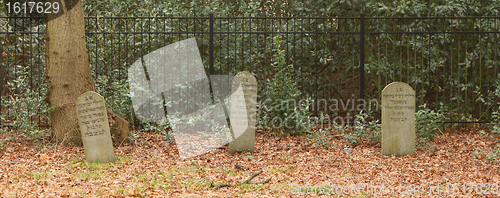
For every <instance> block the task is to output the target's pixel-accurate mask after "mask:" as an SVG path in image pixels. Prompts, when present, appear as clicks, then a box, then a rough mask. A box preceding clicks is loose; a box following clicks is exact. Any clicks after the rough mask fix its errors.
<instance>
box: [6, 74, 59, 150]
mask: <svg viewBox="0 0 500 198" xmlns="http://www.w3.org/2000/svg"><path fill="white" fill-rule="evenodd" d="M16 69H17V75H18V76H17V78H13V79H12V81H9V82H7V88H8V89H10V90H11V91H12V94H11V95H10V97H11V98H10V99H7V96H3V97H2V101H4V102H3V103H2V105H3V106H5V107H6V108H7V117H6V118H3V119H2V122H5V123H6V124H9V125H12V126H13V128H15V129H17V130H18V132H21V134H23V135H26V136H27V137H30V138H34V139H35V140H37V141H38V140H41V135H43V134H44V133H46V132H47V131H48V129H39V128H38V120H37V119H34V118H41V117H43V118H47V119H48V116H46V115H47V114H48V113H50V112H51V111H52V110H53V109H54V107H49V106H48V104H47V102H46V101H45V98H46V97H47V93H48V88H47V86H46V85H45V83H41V84H38V86H39V90H38V92H39V93H38V92H37V91H36V90H34V89H33V88H32V86H31V85H30V77H29V72H28V69H27V68H26V67H23V66H20V65H17V66H16ZM7 130H9V129H7Z"/></svg>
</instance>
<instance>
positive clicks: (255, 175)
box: [240, 170, 263, 184]
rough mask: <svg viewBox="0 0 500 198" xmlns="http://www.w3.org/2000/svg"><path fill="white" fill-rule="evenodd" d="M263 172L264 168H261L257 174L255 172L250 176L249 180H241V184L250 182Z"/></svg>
mask: <svg viewBox="0 0 500 198" xmlns="http://www.w3.org/2000/svg"><path fill="white" fill-rule="evenodd" d="M262 172H263V171H262V170H260V171H259V172H257V173H255V174H253V175H252V176H250V177H249V178H248V179H247V180H245V181H244V182H241V183H240V184H250V181H252V179H253V178H254V177H257V175H260V174H262Z"/></svg>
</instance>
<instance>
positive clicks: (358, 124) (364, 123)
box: [343, 111, 382, 144]
mask: <svg viewBox="0 0 500 198" xmlns="http://www.w3.org/2000/svg"><path fill="white" fill-rule="evenodd" d="M354 118H355V119H354V120H355V124H354V126H349V125H346V128H347V130H346V129H344V131H349V129H353V131H352V132H348V133H344V134H343V137H344V138H345V139H346V140H347V142H349V143H350V144H356V143H359V142H361V141H362V140H363V139H364V138H369V139H370V140H371V141H372V142H373V143H377V142H380V139H381V135H382V129H381V127H380V123H379V121H378V120H375V119H374V116H373V112H364V111H361V112H360V113H359V114H357V115H355V116H354Z"/></svg>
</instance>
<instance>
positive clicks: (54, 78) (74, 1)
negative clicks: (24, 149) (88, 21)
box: [46, 0, 96, 145]
mask: <svg viewBox="0 0 500 198" xmlns="http://www.w3.org/2000/svg"><path fill="white" fill-rule="evenodd" d="M47 2H49V1H47ZM50 2H51V3H54V2H58V3H59V6H60V12H59V13H57V14H47V38H46V39H47V54H46V59H47V83H48V84H49V85H50V88H49V94H48V100H49V101H48V102H49V105H50V106H54V105H57V106H56V108H55V109H54V111H52V112H51V113H50V119H51V122H52V131H53V136H54V140H55V141H56V142H62V143H64V144H73V145H82V138H81V134H80V130H79V127H78V119H77V114H76V107H75V101H76V100H77V98H78V97H79V96H80V95H81V94H83V93H85V92H87V91H96V88H95V85H94V80H93V78H92V74H91V71H90V67H89V60H88V56H87V46H86V44H85V42H86V41H85V21H84V13H83V3H82V1H81V0H50Z"/></svg>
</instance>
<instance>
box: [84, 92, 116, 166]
mask: <svg viewBox="0 0 500 198" xmlns="http://www.w3.org/2000/svg"><path fill="white" fill-rule="evenodd" d="M76 113H77V115H78V124H79V125H80V131H81V133H82V140H83V148H84V149H85V160H86V161H87V162H112V161H115V156H114V151H113V143H112V141H111V134H110V132H109V123H108V114H107V112H106V105H105V102H104V98H103V97H102V96H101V95H99V94H98V93H96V92H92V91H89V92H85V93H83V94H82V95H81V96H80V97H79V98H78V99H77V100H76Z"/></svg>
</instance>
